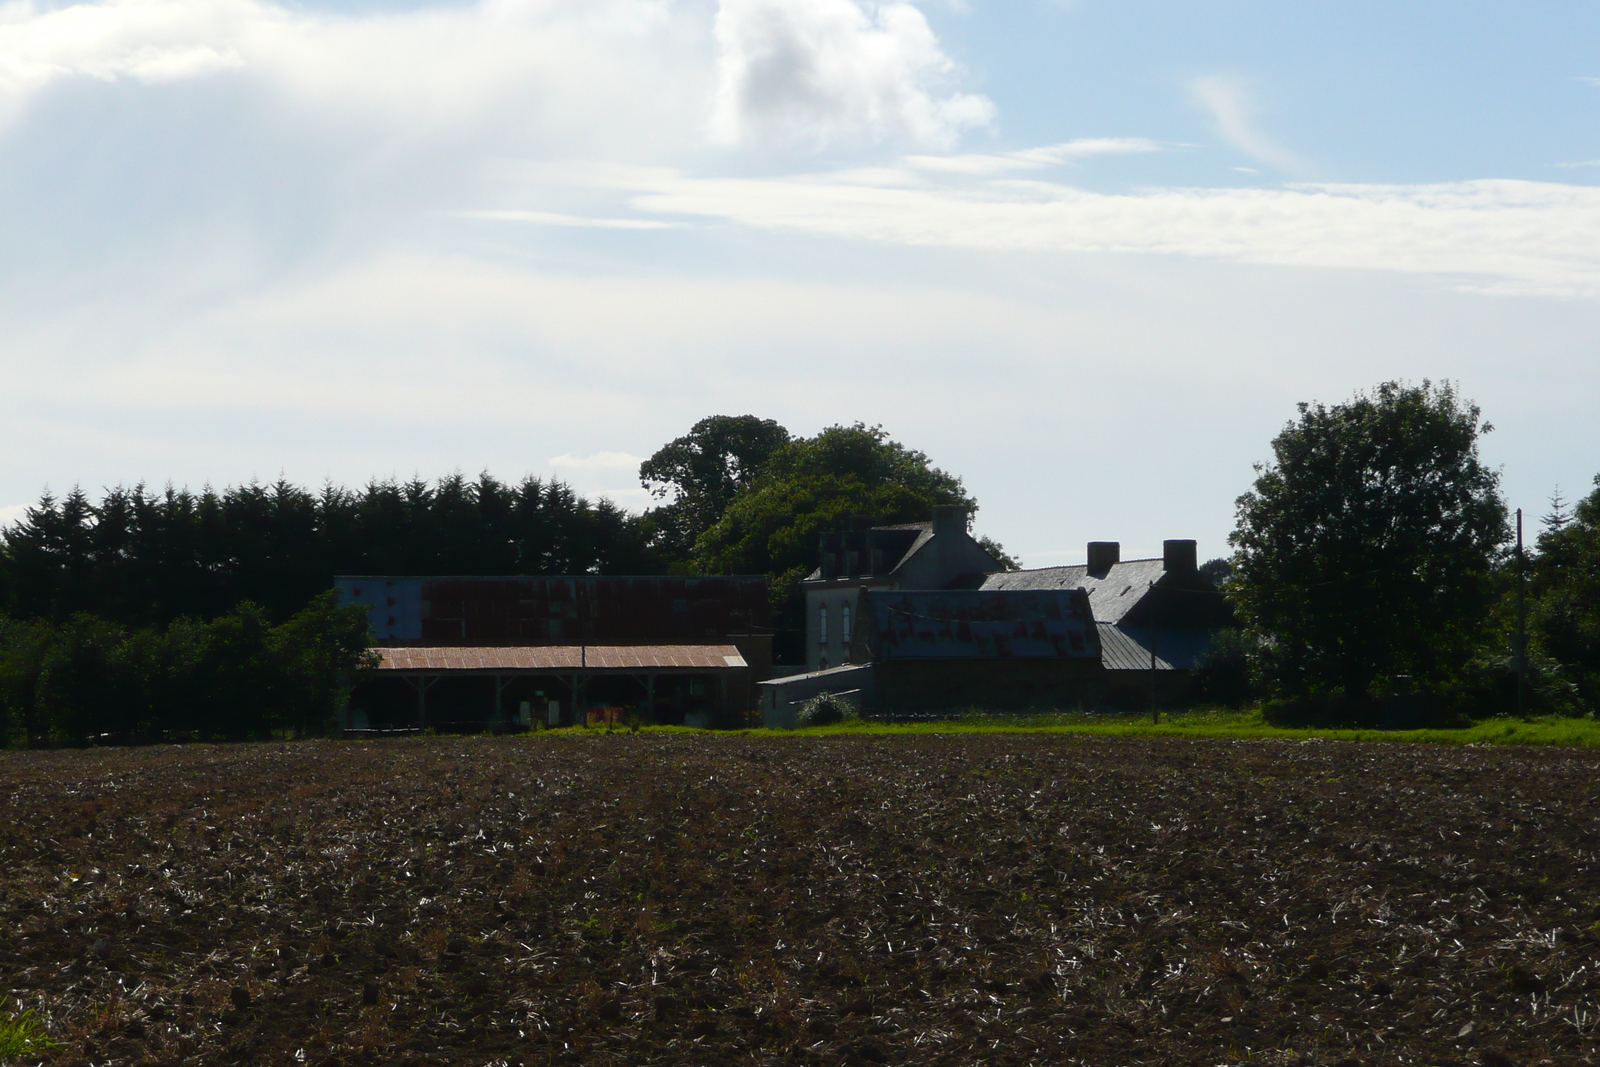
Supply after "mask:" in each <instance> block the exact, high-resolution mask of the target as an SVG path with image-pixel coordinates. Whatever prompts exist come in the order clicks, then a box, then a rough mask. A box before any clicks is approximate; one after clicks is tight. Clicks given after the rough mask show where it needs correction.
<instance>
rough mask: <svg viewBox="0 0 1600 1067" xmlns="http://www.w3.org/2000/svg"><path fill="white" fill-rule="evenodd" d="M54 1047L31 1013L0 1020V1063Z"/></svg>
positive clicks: (26, 1012) (53, 1043)
mask: <svg viewBox="0 0 1600 1067" xmlns="http://www.w3.org/2000/svg"><path fill="white" fill-rule="evenodd" d="M55 1045H56V1043H55V1042H54V1041H52V1040H51V1039H50V1035H49V1034H47V1033H45V1030H44V1026H43V1025H41V1024H40V1022H39V1020H38V1018H37V1017H36V1016H35V1015H34V1014H33V1012H31V1011H25V1012H23V1013H22V1014H21V1015H18V1016H16V1017H15V1018H11V1019H0V1063H9V1062H11V1061H12V1060H19V1059H22V1058H23V1057H24V1056H32V1055H35V1054H37V1053H40V1052H46V1051H49V1050H50V1049H52V1048H55Z"/></svg>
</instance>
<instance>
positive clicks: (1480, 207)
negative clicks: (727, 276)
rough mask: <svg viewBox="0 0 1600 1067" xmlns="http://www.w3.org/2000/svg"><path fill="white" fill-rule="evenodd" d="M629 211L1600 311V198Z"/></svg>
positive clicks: (1428, 189) (779, 183)
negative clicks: (1446, 286) (1297, 275)
mask: <svg viewBox="0 0 1600 1067" xmlns="http://www.w3.org/2000/svg"><path fill="white" fill-rule="evenodd" d="M632 188H633V189H634V190H635V195H634V197H633V205H634V206H635V207H636V208H638V209H640V210H644V211H651V212H657V213H660V214H664V215H675V216H699V217H702V218H715V219H724V220H729V221H733V222H738V223H741V224H743V225H747V226H752V227H757V228H761V229H769V230H793V231H803V232H809V233H817V234H827V235H831V236H835V237H842V238H849V239H856V240H871V241H881V242H889V243H895V244H902V245H918V246H944V247H955V248H981V249H990V250H1039V251H1057V252H1132V253H1156V254H1170V255H1182V256H1195V257H1203V258H1212V259H1227V260H1236V261H1240V262H1249V263H1272V264H1282V265H1295V266H1308V267H1351V268H1358V269H1365V270H1385V271H1402V272H1407V273H1419V274H1434V275H1440V276H1445V277H1452V278H1455V279H1457V282H1458V283H1459V284H1461V285H1464V286H1466V287H1469V288H1474V289H1487V290H1495V291H1501V292H1540V293H1556V294H1563V295H1582V296H1589V297H1600V188H1594V187H1591V186H1577V185H1559V184H1554V183H1544V182H1526V181H1501V180H1495V181H1471V182H1454V183H1448V184H1438V185H1415V186H1400V185H1300V186H1292V187H1289V188H1284V189H1155V190H1150V191H1145V192H1139V193H1130V194H1106V193H1096V192H1090V191H1087V190H1084V189H1079V188H1075V187H1073V186H1069V185H1063V184H1055V183H1048V182H1039V181H1021V180H1017V179H1008V180H995V181H990V182H986V183H980V184H979V185H976V186H971V185H962V186H959V187H958V186H949V187H936V186H929V185H926V184H917V183H912V182H904V181H899V182H885V183H879V184H868V183H863V182H862V181H860V180H859V177H858V176H853V179H852V180H849V181H838V182H830V181H828V180H826V179H825V178H824V177H820V176H816V175H808V176H805V177H803V178H792V179H745V178H692V177H688V176H682V175H679V176H673V177H668V176H666V175H664V173H663V172H662V171H660V170H653V171H650V172H647V173H641V174H640V176H639V179H638V181H637V184H634V185H633V186H632Z"/></svg>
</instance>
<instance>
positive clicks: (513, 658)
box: [376, 645, 747, 673]
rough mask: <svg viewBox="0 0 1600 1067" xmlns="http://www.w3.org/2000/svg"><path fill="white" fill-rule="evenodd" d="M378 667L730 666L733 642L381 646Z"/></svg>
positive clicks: (734, 663)
mask: <svg viewBox="0 0 1600 1067" xmlns="http://www.w3.org/2000/svg"><path fill="white" fill-rule="evenodd" d="M376 651H377V653H378V655H379V657H380V659H381V662H380V663H379V664H378V669H379V670H380V671H413V672H427V673H435V672H442V671H485V672H488V671H556V670H561V671H570V670H673V669H677V670H700V671H707V670H716V671H721V670H729V669H734V668H740V667H745V666H747V664H746V663H745V661H744V657H743V656H741V655H740V654H739V650H738V648H736V647H735V646H733V645H534V646H526V645H524V646H517V645H508V646H491V647H480V648H472V647H444V646H437V645H435V646H430V647H426V648H380V649H377V650H376Z"/></svg>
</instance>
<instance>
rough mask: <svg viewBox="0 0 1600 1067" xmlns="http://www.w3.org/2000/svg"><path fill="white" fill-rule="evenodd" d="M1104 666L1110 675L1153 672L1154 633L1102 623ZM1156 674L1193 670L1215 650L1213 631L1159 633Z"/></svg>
mask: <svg viewBox="0 0 1600 1067" xmlns="http://www.w3.org/2000/svg"><path fill="white" fill-rule="evenodd" d="M1098 629H1099V631H1100V665H1101V666H1103V667H1104V668H1105V669H1106V670H1108V671H1147V670H1149V669H1150V631H1148V630H1146V629H1145V628H1144V627H1142V626H1130V627H1128V628H1127V629H1123V628H1122V627H1120V626H1113V625H1112V624H1110V623H1106V622H1103V623H1100V624H1099V626H1098ZM1155 642H1156V670H1158V671H1171V670H1180V671H1186V670H1193V669H1194V668H1195V667H1197V666H1199V661H1200V657H1201V656H1203V655H1205V652H1206V649H1208V648H1209V647H1211V631H1209V630H1187V629H1185V630H1176V629H1175V630H1162V629H1159V628H1158V629H1157V630H1156V632H1155Z"/></svg>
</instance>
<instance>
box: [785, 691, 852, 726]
mask: <svg viewBox="0 0 1600 1067" xmlns="http://www.w3.org/2000/svg"><path fill="white" fill-rule="evenodd" d="M860 717H861V714H860V712H858V711H856V707H855V705H854V704H852V703H850V701H848V700H846V699H845V698H844V697H842V696H839V695H838V694H836V693H818V694H817V695H816V696H814V697H812V698H811V699H810V700H808V701H806V702H805V703H804V704H801V705H800V714H799V715H797V716H795V727H796V728H797V729H804V728H805V727H807V726H833V725H835V724H837V723H841V722H847V721H849V720H852V719H859V718H860Z"/></svg>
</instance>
